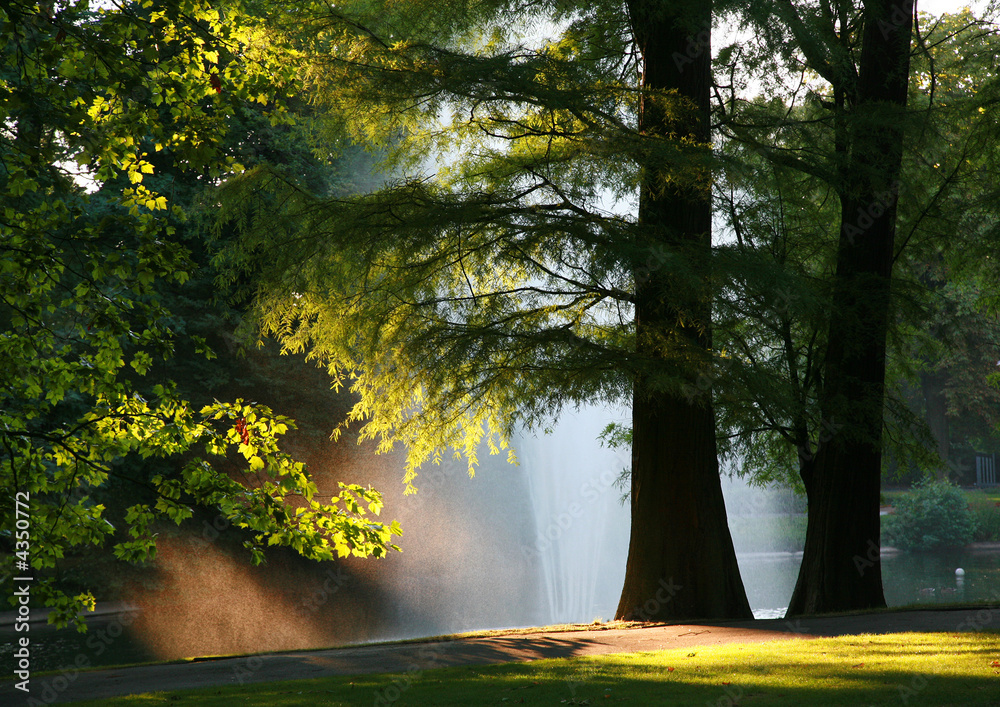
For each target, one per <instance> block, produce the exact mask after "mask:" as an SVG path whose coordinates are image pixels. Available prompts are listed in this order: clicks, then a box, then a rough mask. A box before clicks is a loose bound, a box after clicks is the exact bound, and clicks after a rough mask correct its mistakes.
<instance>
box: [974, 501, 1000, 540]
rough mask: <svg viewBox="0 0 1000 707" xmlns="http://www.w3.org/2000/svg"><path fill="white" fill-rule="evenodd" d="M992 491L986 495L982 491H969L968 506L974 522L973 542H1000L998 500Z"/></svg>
mask: <svg viewBox="0 0 1000 707" xmlns="http://www.w3.org/2000/svg"><path fill="white" fill-rule="evenodd" d="M996 498H997V496H996V493H995V492H994V493H993V495H992V496H987V495H986V494H985V493H984V492H982V491H972V492H970V493H969V508H970V509H971V512H972V518H973V520H974V521H975V523H976V535H975V537H974V538H973V540H974V541H975V542H1000V500H995V499H996Z"/></svg>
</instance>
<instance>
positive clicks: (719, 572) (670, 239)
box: [616, 0, 752, 621]
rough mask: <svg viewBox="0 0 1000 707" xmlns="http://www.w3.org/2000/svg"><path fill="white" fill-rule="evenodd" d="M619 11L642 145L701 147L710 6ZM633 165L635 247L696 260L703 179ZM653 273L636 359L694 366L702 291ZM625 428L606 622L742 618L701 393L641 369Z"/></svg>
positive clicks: (635, 1)
mask: <svg viewBox="0 0 1000 707" xmlns="http://www.w3.org/2000/svg"><path fill="white" fill-rule="evenodd" d="M628 7H629V12H630V15H631V19H632V22H633V32H634V35H635V39H636V44H637V46H638V48H639V50H640V52H641V54H642V60H643V78H642V87H643V91H644V93H643V97H642V104H641V107H640V118H639V128H640V131H641V132H643V133H644V134H645V135H646V136H647V137H648V138H650V139H652V140H655V139H657V138H663V139H664V140H667V139H670V140H676V139H678V137H684V136H687V137H691V138H694V139H695V140H697V141H698V142H700V143H702V144H706V143H707V142H708V139H709V128H708V116H709V87H710V83H711V64H710V61H711V51H710V46H709V31H710V29H711V2H710V1H707V0H688V2H673V3H667V2H657V1H656V0H632V1H631V2H629V4H628ZM673 90H675V91H677V93H678V95H679V96H680V97H681V98H682V99H684V100H685V102H686V103H687V106H686V108H685V109H683V110H681V111H677V110H672V111H668V110H665V109H664V107H665V103H664V101H665V100H667V99H666V98H665V96H664V95H663V92H665V91H673ZM671 100H672V99H671ZM651 154H652V155H655V154H656V152H655V150H654V151H653V152H651ZM643 168H644V175H643V187H642V193H641V195H640V204H639V223H640V225H641V226H642V227H643V229H642V231H643V233H642V237H643V239H644V240H645V242H646V244H647V245H649V246H650V247H652V248H657V247H659V248H662V249H664V250H667V251H673V252H683V253H685V254H686V255H689V256H693V257H694V258H696V259H701V260H702V261H704V262H705V263H707V261H708V259H709V257H708V256H709V255H710V251H711V201H710V193H709V189H708V186H707V184H706V183H705V182H706V181H707V180H702V182H701V184H700V185H694V184H691V185H688V186H678V184H677V183H676V182H673V183H671V182H669V181H668V179H667V174H668V173H667V171H666V170H667V169H668V168H667V167H666V166H665V165H662V164H660V163H659V160H658V158H657V157H655V156H652V157H650V159H649V160H647V163H646V164H645V165H643ZM697 181H698V180H697V179H692V180H691V182H692V183H694V182H697ZM665 270H666V268H661V269H659V270H654V271H653V272H651V273H649V274H648V276H647V277H644V278H643V277H637V278H636V279H637V283H636V314H635V317H636V333H637V340H638V345H637V346H638V351H637V354H638V356H639V358H640V359H641V360H644V361H647V362H650V361H652V362H653V363H652V366H653V368H655V366H656V365H657V363H656V362H657V361H659V360H661V359H662V364H663V365H670V364H669V362H668V359H670V358H674V359H676V357H677V356H678V350H684V349H687V350H689V351H690V353H691V358H695V359H697V358H698V357H699V352H700V354H701V356H704V353H705V352H706V351H708V349H710V348H711V333H710V332H711V330H710V320H711V307H710V305H709V304H708V296H707V290H708V288H707V286H705V287H704V288H703V289H702V291H700V292H699V291H697V289H695V290H694V291H692V289H690V287H689V286H688V285H678V284H677V283H676V282H674V281H672V278H671V273H669V272H665ZM706 380H707V379H706ZM632 424H633V439H632V532H631V540H630V543H629V554H628V561H627V564H626V569H625V586H624V588H623V590H622V595H621V600H620V603H619V605H618V611H617V614H616V616H617V618H619V619H629V620H645V621H665V620H671V619H691V618H729V617H733V618H737V617H738V618H747V617H750V616H752V614H751V612H750V605H749V603H748V601H747V598H746V592H745V591H744V589H743V583H742V581H741V580H740V575H739V566H738V565H737V562H736V553H735V551H734V549H733V542H732V537H731V536H730V534H729V526H728V523H727V519H726V507H725V501H724V500H723V497H722V485H721V482H720V480H719V467H718V459H717V455H716V438H715V415H714V411H713V409H712V405H711V398H710V395H705V396H702V397H701V398H698V397H695V396H685V395H683V394H681V393H679V392H676V391H670V392H668V391H664V390H662V389H657V388H656V386H655V385H654V384H653V383H652V382H651V377H650V376H649V375H648V374H640V375H639V376H637V378H636V381H635V388H634V394H633V410H632Z"/></svg>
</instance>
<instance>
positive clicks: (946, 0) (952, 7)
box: [917, 0, 988, 15]
mask: <svg viewBox="0 0 1000 707" xmlns="http://www.w3.org/2000/svg"><path fill="white" fill-rule="evenodd" d="M987 4H988V2H987V0H917V9H918V10H920V11H921V12H929V13H931V14H932V15H940V14H942V13H945V12H957V11H958V10H960V9H961V8H963V7H971V8H973V9H974V10H979V11H982V10H983V9H984V8H985V7H986V5H987Z"/></svg>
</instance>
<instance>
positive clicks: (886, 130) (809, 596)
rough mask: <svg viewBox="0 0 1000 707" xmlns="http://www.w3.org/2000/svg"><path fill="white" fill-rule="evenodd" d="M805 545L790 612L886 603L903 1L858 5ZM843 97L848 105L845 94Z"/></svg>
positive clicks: (904, 77)
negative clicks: (885, 505)
mask: <svg viewBox="0 0 1000 707" xmlns="http://www.w3.org/2000/svg"><path fill="white" fill-rule="evenodd" d="M864 21H865V28H864V35H863V38H862V48H861V59H860V65H859V70H858V81H857V91H856V92H855V95H854V96H850V95H849V96H848V99H849V102H850V103H852V104H853V105H852V106H851V108H850V110H849V120H850V123H849V126H848V132H849V135H850V153H849V156H848V165H849V166H848V170H847V173H848V178H849V180H850V181H849V182H848V183H845V184H843V185H841V189H840V197H841V230H840V241H839V247H838V257H837V270H836V274H835V278H834V293H833V307H832V312H831V316H830V324H829V338H828V341H829V344H828V349H827V358H826V361H825V366H824V381H823V389H822V391H821V398H820V405H821V410H822V411H823V416H824V424H825V426H826V428H827V430H828V434H827V435H825V437H824V438H823V439H821V444H820V445H819V447H818V448H817V450H816V455H815V459H814V463H813V466H812V468H811V469H810V470H809V471H807V472H806V473H807V474H809V475H811V477H812V478H808V479H803V480H804V481H805V483H806V488H807V489H810V491H809V499H808V509H809V520H808V525H807V529H806V544H805V550H804V553H803V557H802V566H801V568H800V570H799V576H798V581H797V582H796V585H795V591H794V593H793V594H792V600H791V602H790V605H789V609H788V614H789V615H790V616H791V615H798V614H811V613H820V612H829V611H843V610H851V609H865V608H870V607H880V606H885V597H884V594H883V591H882V571H881V563H880V561H879V489H880V482H881V475H882V469H881V467H882V420H883V405H884V389H885V352H886V335H887V331H888V326H889V313H890V301H889V299H890V282H891V275H892V261H893V255H894V241H895V231H896V198H897V196H898V192H899V185H898V179H899V174H900V164H901V155H902V145H903V127H902V126H903V122H904V121H903V119H902V113H903V111H904V110H905V106H906V91H907V85H908V76H909V46H910V32H911V30H912V26H913V8H912V0H902V2H900V1H899V0H866V2H865V17H864ZM851 99H853V100H851Z"/></svg>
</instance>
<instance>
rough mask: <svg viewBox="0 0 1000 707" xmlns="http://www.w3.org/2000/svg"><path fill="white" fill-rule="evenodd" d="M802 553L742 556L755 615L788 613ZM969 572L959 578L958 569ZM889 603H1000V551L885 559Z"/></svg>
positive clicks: (777, 615)
mask: <svg viewBox="0 0 1000 707" xmlns="http://www.w3.org/2000/svg"><path fill="white" fill-rule="evenodd" d="M801 558H802V556H801V553H750V554H745V555H741V556H740V557H739V561H740V572H741V574H742V575H743V582H744V585H745V586H746V590H747V597H748V598H749V600H750V606H751V608H752V609H753V611H754V616H756V617H757V618H759V619H763V618H779V617H782V616H784V614H785V608H786V607H787V606H788V600H789V599H790V598H791V596H792V590H793V589H794V588H795V579H796V576H797V575H798V570H799V563H800V562H801ZM958 568H961V569H963V570H964V571H965V575H964V576H963V577H956V575H955V570H956V569H958ZM882 585H883V588H884V591H885V600H886V603H887V604H888V605H889V606H909V605H912V604H955V603H964V602H976V601H994V602H996V601H1000V552H998V551H976V550H956V551H952V552H948V553H898V554H892V555H887V556H885V557H883V558H882Z"/></svg>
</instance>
